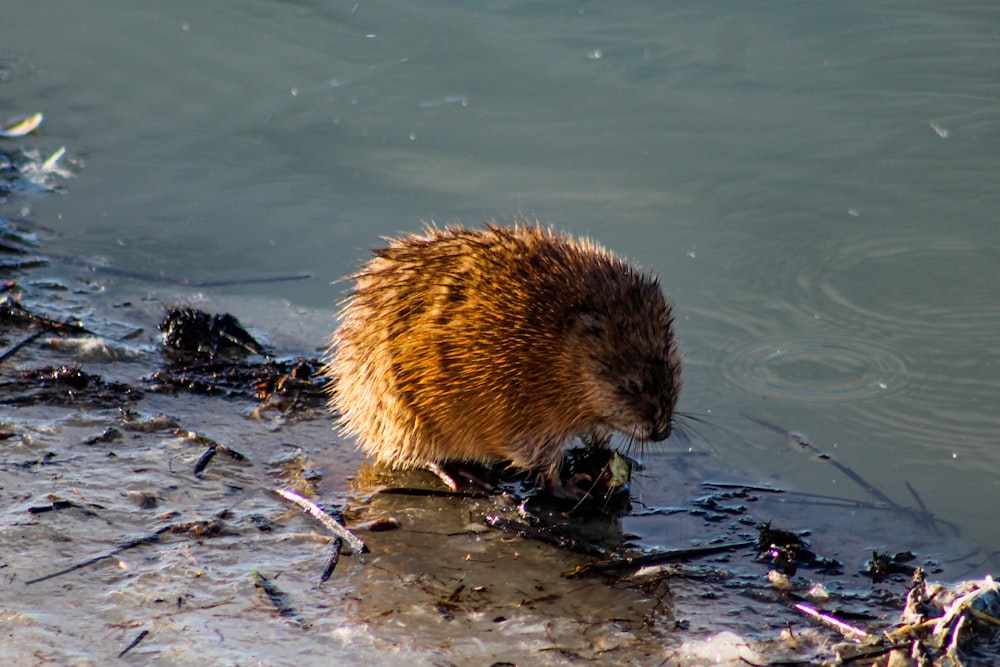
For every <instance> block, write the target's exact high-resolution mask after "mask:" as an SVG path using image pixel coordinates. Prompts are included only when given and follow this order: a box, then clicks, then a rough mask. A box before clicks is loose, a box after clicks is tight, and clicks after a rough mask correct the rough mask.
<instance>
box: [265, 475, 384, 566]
mask: <svg viewBox="0 0 1000 667" xmlns="http://www.w3.org/2000/svg"><path fill="white" fill-rule="evenodd" d="M272 491H273V492H274V493H277V494H278V495H279V496H281V497H282V498H284V499H285V500H290V501H292V502H293V503H295V504H296V505H298V506H299V507H301V508H302V509H304V510H305V511H306V512H308V513H309V514H310V515H311V516H312V517H313V518H314V519H318V520H319V522H320V523H322V524H323V525H324V526H326V527H327V529H328V530H329V531H330V532H332V533H333V534H334V535H336V536H337V537H339V538H341V539H342V540H344V541H345V542H347V544H348V546H350V547H351V551H353V552H355V553H367V552H368V547H367V546H365V543H364V541H363V540H362V539H361V538H360V537H358V536H357V535H355V534H354V533H352V532H351V531H349V530H348V529H347V528H346V527H344V526H343V525H341V524H340V523H338V522H337V520H336V519H334V518H333V517H332V516H330V515H329V514H327V513H326V512H324V511H323V508H322V507H320V506H319V505H317V504H316V503H314V502H313V501H311V500H309V499H308V498H303V497H302V496H300V495H299V494H297V493H295V492H294V491H291V490H289V489H272Z"/></svg>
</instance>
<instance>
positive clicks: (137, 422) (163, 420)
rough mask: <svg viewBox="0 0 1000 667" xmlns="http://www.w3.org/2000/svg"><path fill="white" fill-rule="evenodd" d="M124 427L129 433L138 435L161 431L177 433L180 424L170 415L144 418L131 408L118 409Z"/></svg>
mask: <svg viewBox="0 0 1000 667" xmlns="http://www.w3.org/2000/svg"><path fill="white" fill-rule="evenodd" d="M118 414H119V417H120V419H121V422H122V427H123V428H124V429H125V430H127V431H134V432H138V433H157V432H160V431H176V430H177V429H179V428H180V423H179V422H178V421H177V420H176V419H174V418H173V417H170V416H168V415H154V416H152V417H146V418H144V417H143V416H142V415H141V414H140V413H138V412H136V411H135V410H133V409H132V408H129V407H121V408H118Z"/></svg>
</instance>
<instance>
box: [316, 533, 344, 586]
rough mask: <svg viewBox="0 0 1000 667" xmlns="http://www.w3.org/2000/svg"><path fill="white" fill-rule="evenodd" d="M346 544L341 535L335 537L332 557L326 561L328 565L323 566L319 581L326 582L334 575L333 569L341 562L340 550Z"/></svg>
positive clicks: (332, 545)
mask: <svg viewBox="0 0 1000 667" xmlns="http://www.w3.org/2000/svg"><path fill="white" fill-rule="evenodd" d="M343 546H344V540H342V539H340V538H339V537H335V538H333V543H332V544H331V545H330V558H329V560H327V561H326V567H325V568H323V574H321V575H320V577H319V582H320V583H321V584H322V583H325V582H327V581H329V580H330V577H332V576H333V570H334V569H335V568H336V567H337V563H339V562H340V550H341V548H342V547H343Z"/></svg>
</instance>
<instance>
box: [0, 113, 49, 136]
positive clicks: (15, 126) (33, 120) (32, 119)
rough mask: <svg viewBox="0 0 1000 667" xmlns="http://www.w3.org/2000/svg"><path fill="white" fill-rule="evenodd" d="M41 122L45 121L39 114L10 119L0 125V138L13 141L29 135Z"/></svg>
mask: <svg viewBox="0 0 1000 667" xmlns="http://www.w3.org/2000/svg"><path fill="white" fill-rule="evenodd" d="M43 120H45V116H44V115H43V114H42V113H40V112H39V113H34V114H29V115H27V116H17V117H15V118H10V119H8V120H7V121H6V122H4V123H0V137H3V138H4V139H14V138H17V137H23V136H25V135H27V134H31V133H32V132H34V131H35V130H36V129H38V126H39V125H41V124H42V121H43Z"/></svg>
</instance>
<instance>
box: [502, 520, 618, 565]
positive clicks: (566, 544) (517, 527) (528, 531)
mask: <svg viewBox="0 0 1000 667" xmlns="http://www.w3.org/2000/svg"><path fill="white" fill-rule="evenodd" d="M483 521H484V522H485V523H486V525H487V526H489V527H490V528H496V529H497V530H501V531H503V532H505V533H510V534H512V535H517V536H518V537H522V538H525V539H529V540H537V541H539V542H544V543H545V544H551V545H552V546H555V547H558V548H559V549H565V550H567V551H573V552H576V553H581V554H584V555H586V556H595V557H598V558H607V556H608V552H607V551H606V550H605V549H602V548H601V547H599V546H597V545H595V544H591V543H589V542H586V541H584V540H582V539H579V538H577V537H574V536H571V535H569V534H567V533H566V531H565V529H564V528H563V527H561V526H559V525H557V524H549V525H545V524H539V525H531V524H528V523H524V522H522V521H516V520H514V519H508V518H506V517H504V516H501V515H500V514H498V513H496V512H487V513H486V514H485V515H484V516H483Z"/></svg>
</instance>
